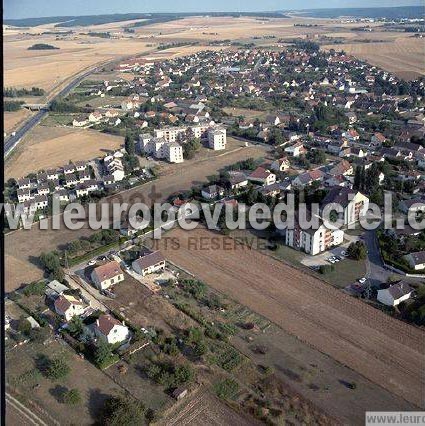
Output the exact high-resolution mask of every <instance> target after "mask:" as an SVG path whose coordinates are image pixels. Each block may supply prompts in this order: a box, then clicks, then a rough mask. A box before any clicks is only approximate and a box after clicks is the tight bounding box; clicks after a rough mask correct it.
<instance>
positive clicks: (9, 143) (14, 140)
mask: <svg viewBox="0 0 425 426" xmlns="http://www.w3.org/2000/svg"><path fill="white" fill-rule="evenodd" d="M98 67H99V65H98V66H97V67H96V68H91V69H90V70H88V71H86V72H84V73H83V74H79V75H78V76H77V77H76V78H74V79H73V80H72V81H71V82H70V83H68V84H67V85H66V86H65V87H64V88H63V89H62V90H60V91H59V92H58V93H57V94H56V95H55V96H53V97H52V98H51V100H50V102H52V101H53V100H55V99H57V98H60V97H62V96H65V95H67V94H68V93H69V92H70V91H71V90H72V89H73V88H74V87H76V86H78V85H79V84H80V83H81V82H82V81H83V80H84V79H85V78H86V77H87V76H88V75H90V74H92V73H93V72H95V71H96V70H97V68H98ZM50 102H49V103H47V104H46V108H43V109H41V110H40V111H39V112H37V114H35V115H34V116H32V117H31V118H29V119H28V120H27V121H25V123H24V124H23V125H22V126H21V127H20V128H19V129H18V130H17V131H16V132H15V135H14V136H10V137H9V138H8V139H7V140H6V141H5V143H4V158H5V161H6V160H7V157H8V155H9V154H10V153H11V152H12V151H13V149H14V148H15V147H16V146H17V145H18V143H19V142H20V141H21V140H22V138H23V137H24V136H25V135H26V134H27V133H28V132H29V131H30V130H31V129H32V128H33V127H34V126H36V125H37V124H38V123H39V122H40V120H41V119H42V118H43V117H44V116H46V114H47V113H48V111H49V108H48V106H49V105H50Z"/></svg>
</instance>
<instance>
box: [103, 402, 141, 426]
mask: <svg viewBox="0 0 425 426" xmlns="http://www.w3.org/2000/svg"><path fill="white" fill-rule="evenodd" d="M144 419H145V406H144V405H143V404H142V403H141V402H140V401H137V400H135V399H132V398H130V397H128V396H125V397H121V396H113V397H111V398H109V399H107V400H106V402H105V406H104V409H103V418H102V421H101V424H102V425H104V426H133V425H140V424H144Z"/></svg>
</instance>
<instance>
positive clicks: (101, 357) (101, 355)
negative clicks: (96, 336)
mask: <svg viewBox="0 0 425 426" xmlns="http://www.w3.org/2000/svg"><path fill="white" fill-rule="evenodd" d="M112 356H113V354H112V347H111V345H110V344H109V343H108V342H106V341H105V340H103V339H100V341H99V343H98V346H97V348H96V351H95V356H94V359H95V362H96V364H97V365H98V366H101V365H103V364H105V363H106V362H107V361H108V360H109V359H110V358H112Z"/></svg>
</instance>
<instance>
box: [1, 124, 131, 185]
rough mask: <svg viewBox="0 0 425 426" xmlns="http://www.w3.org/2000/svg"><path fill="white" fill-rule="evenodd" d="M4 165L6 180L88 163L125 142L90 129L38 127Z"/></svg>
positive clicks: (117, 137) (118, 137)
mask: <svg viewBox="0 0 425 426" xmlns="http://www.w3.org/2000/svg"><path fill="white" fill-rule="evenodd" d="M25 139H26V140H25V141H23V143H22V144H21V146H18V148H17V150H16V151H15V152H14V153H13V155H12V157H11V158H10V159H9V161H8V162H7V163H6V165H5V176H6V177H7V178H9V177H14V178H19V177H22V176H25V175H27V174H28V173H31V172H37V171H38V170H42V169H47V168H51V167H59V166H63V165H64V164H68V162H69V161H70V160H72V161H79V160H88V159H91V158H95V157H99V156H103V155H105V154H106V152H107V151H111V150H115V149H118V148H120V146H121V145H122V144H123V143H124V139H123V138H122V137H120V136H114V135H109V134H106V133H101V132H97V131H95V130H91V129H73V128H64V127H48V126H37V127H35V129H34V130H33V131H32V132H30V133H29V134H28V135H27V136H26V137H25Z"/></svg>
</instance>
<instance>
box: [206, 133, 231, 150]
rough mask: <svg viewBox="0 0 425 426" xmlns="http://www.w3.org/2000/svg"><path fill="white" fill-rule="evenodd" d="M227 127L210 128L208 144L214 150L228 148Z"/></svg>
mask: <svg viewBox="0 0 425 426" xmlns="http://www.w3.org/2000/svg"><path fill="white" fill-rule="evenodd" d="M226 141H227V138H226V129H210V130H208V146H209V147H210V148H211V149H213V150H214V151H217V150H221V149H225V148H226Z"/></svg>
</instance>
